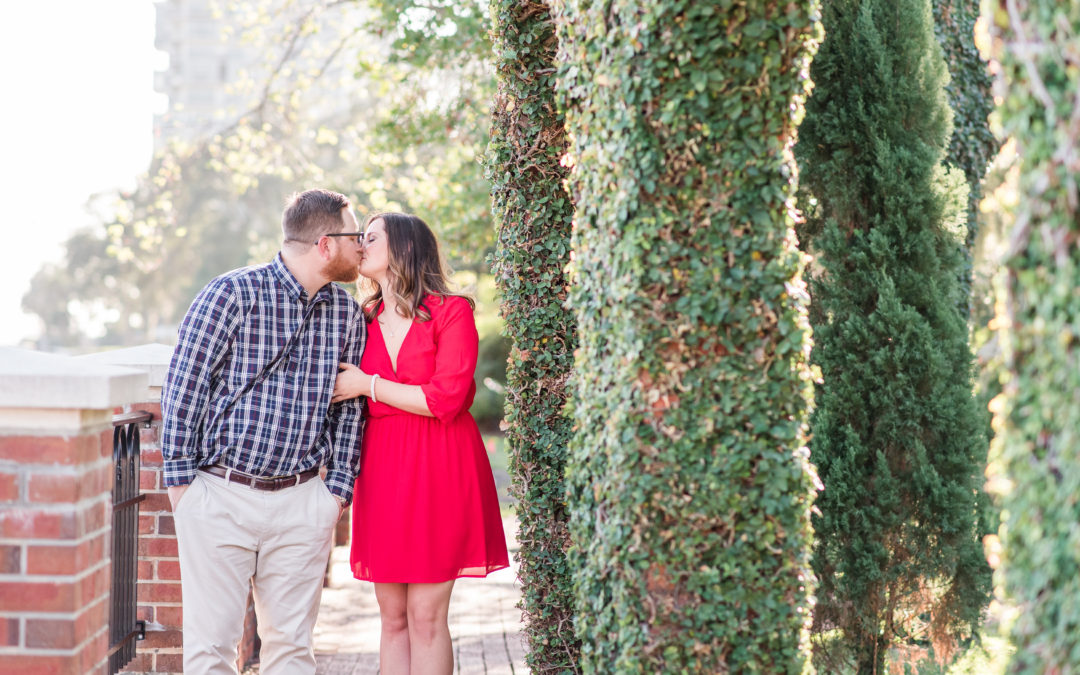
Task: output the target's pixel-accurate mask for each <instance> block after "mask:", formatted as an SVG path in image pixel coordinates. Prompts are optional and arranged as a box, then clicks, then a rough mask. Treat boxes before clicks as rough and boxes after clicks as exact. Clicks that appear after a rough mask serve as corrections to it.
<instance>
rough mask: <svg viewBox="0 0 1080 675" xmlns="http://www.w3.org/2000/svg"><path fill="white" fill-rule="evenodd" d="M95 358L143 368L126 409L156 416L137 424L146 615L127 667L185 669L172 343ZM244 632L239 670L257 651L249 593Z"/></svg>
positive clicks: (141, 592)
mask: <svg viewBox="0 0 1080 675" xmlns="http://www.w3.org/2000/svg"><path fill="white" fill-rule="evenodd" d="M82 358H84V359H87V360H92V361H94V362H97V363H109V364H114V365H123V366H125V367H130V368H134V369H138V370H142V371H145V372H146V373H147V374H148V375H149V384H150V387H149V389H148V390H146V391H145V393H144V394H143V395H141V396H140V397H139V398H138V399H136V400H137V401H139V402H138V403H135V404H132V405H127V406H125V407H124V412H131V411H135V410H147V411H149V412H150V413H152V414H153V416H154V419H153V421H152V422H151V423H150V426H149V428H144V429H142V430H141V432H140V435H139V449H140V455H141V476H140V490H141V492H142V493H143V494H144V495H146V499H145V500H144V501H143V502H142V504H141V505H140V507H139V582H138V601H139V618H140V619H142V620H143V621H146V639H145V640H143V641H142V642H140V643H139V644H138V646H137V652H138V653H137V655H136V657H135V660H134V661H132V662H131V663H130V664H129V665H128V667H127V668H126V669H125V671H126V672H138V673H183V672H184V663H183V633H182V632H181V629H182V627H183V620H184V619H183V616H184V610H183V599H182V597H181V592H180V562H179V558H178V557H177V552H176V528H175V526H174V525H173V517H172V508H171V506H170V505H169V496H168V493H167V491H166V489H165V487H164V486H163V484H162V473H161V471H162V457H161V436H160V434H161V385H162V383H163V382H164V379H165V373H166V372H167V369H168V366H169V360H170V359H171V358H172V347H169V346H167V345H160V344H150V345H142V346H139V347H132V348H130V349H119V350H115V351H109V352H102V353H100V354H93V355H90V356H86V357H82ZM244 626H245V629H244V638H243V640H241V642H240V654H239V658H238V659H237V661H238V663H237V668H238V669H240V670H243V668H244V666H245V665H247V664H248V663H249V662H250V661H251V660H252V658H253V657H254V656H255V655H256V654H257V644H258V637H257V633H256V622H255V605H254V603H253V601H252V600H251V598H250V596H249V598H248V614H247V618H246V620H245V624H244Z"/></svg>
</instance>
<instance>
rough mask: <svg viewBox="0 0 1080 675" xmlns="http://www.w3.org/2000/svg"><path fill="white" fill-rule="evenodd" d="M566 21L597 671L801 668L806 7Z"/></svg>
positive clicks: (648, 6)
mask: <svg viewBox="0 0 1080 675" xmlns="http://www.w3.org/2000/svg"><path fill="white" fill-rule="evenodd" d="M555 7H556V10H555V16H556V24H557V32H558V34H559V40H560V46H559V49H560V61H561V68H562V70H561V76H560V78H561V82H560V88H561V91H562V95H563V97H564V98H563V100H564V104H565V105H566V107H567V128H568V131H569V133H570V134H571V135H572V153H571V156H570V160H569V161H568V163H570V164H572V165H573V169H572V172H571V178H570V184H571V187H572V194H573V197H574V202H575V206H576V209H577V215H576V224H575V230H574V235H573V239H572V241H573V251H574V252H573V256H574V260H573V262H572V280H573V285H572V292H571V304H572V307H573V308H574V311H575V313H576V316H577V318H578V326H579V338H580V343H581V346H580V348H579V352H578V355H577V359H576V361H575V367H574V368H575V369H574V375H573V386H574V391H573V415H574V420H575V425H576V433H575V436H574V438H573V440H572V442H571V457H570V463H569V465H568V468H567V481H568V483H569V499H570V510H571V515H570V522H571V538H572V542H573V548H572V549H571V553H572V556H571V560H572V564H573V574H574V592H575V596H576V603H577V626H578V632H579V635H580V636H581V638H582V665H583V669H584V671H585V672H593V673H650V674H652V673H663V672H678V673H681V672H701V673H706V672H707V673H716V672H733V673H734V672H763V673H765V672H767V673H799V672H802V671H803V669H804V668H805V667H806V665H807V655H806V646H807V627H808V622H809V613H810V596H811V589H812V580H811V572H810V567H809V545H810V508H811V503H812V499H813V491H814V488H813V485H814V473H813V468H812V466H811V465H810V463H809V461H808V456H807V451H806V447H805V440H806V439H805V432H806V418H807V407H808V400H809V397H810V389H811V376H810V371H809V368H808V366H807V352H808V344H809V342H808V338H809V334H808V333H809V331H808V327H807V320H806V301H807V296H806V292H805V288H804V285H803V282H802V280H801V278H800V274H801V270H802V266H803V260H802V257H801V255H800V254H799V252H798V251H797V248H796V241H795V237H794V232H793V220H794V217H795V215H794V212H793V205H792V193H793V188H794V180H795V173H796V169H795V164H794V161H793V158H792V153H791V146H792V143H793V140H794V136H795V129H796V125H797V123H798V120H799V118H800V117H801V114H802V101H803V98H804V96H805V94H806V91H807V87H808V77H807V68H808V65H809V61H810V58H811V55H812V52H813V50H814V48H815V45H816V40H817V39H818V34H819V26H818V24H817V7H816V3H814V2H811V1H809V0H801V1H799V0H796V1H785V2H779V1H777V2H770V1H761V0H756V1H753V2H746V1H741V2H740V1H732V2H726V3H722V6H721V5H720V4H717V3H709V2H697V1H696V0H658V1H656V2H649V3H640V2H637V1H636V0H610V1H607V2H589V1H588V0H560V1H559V2H556V4H555Z"/></svg>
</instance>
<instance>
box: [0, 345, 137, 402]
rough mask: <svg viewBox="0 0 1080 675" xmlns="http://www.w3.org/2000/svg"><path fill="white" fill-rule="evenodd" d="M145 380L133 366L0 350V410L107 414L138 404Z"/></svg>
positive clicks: (32, 352)
mask: <svg viewBox="0 0 1080 675" xmlns="http://www.w3.org/2000/svg"><path fill="white" fill-rule="evenodd" d="M147 380H148V376H147V374H146V373H145V372H143V371H139V370H135V369H132V368H122V367H119V366H113V365H109V364H104V363H95V362H93V361H90V360H86V359H82V358H77V357H73V356H64V355H62V354H47V353H45V352H35V351H31V350H27V349H15V348H12V347H0V408H54V409H56V408H60V409H90V410H105V409H107V410H111V409H112V408H115V407H116V406H122V405H125V404H127V403H134V402H137V401H141V400H142V398H143V397H144V394H145V391H146V386H147Z"/></svg>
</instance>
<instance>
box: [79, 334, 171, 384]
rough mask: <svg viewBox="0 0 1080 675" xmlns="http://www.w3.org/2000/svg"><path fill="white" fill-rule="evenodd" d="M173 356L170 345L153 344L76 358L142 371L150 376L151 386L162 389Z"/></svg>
mask: <svg viewBox="0 0 1080 675" xmlns="http://www.w3.org/2000/svg"><path fill="white" fill-rule="evenodd" d="M172 355H173V348H172V347H170V346H169V345H163V344H161V343H159V342H152V343H150V344H145V345H139V346H138V347H127V348H125V349H113V350H110V351H107V352H96V353H94V354H86V355H83V356H78V357H76V358H78V359H81V360H83V361H91V362H93V363H100V364H105V365H111V366H123V367H125V368H135V369H136V370H141V371H143V372H145V373H146V374H147V375H149V376H150V382H149V386H151V387H160V386H161V385H162V384H163V383H164V382H165V374H166V373H167V372H168V371H169V362H170V361H171V360H172Z"/></svg>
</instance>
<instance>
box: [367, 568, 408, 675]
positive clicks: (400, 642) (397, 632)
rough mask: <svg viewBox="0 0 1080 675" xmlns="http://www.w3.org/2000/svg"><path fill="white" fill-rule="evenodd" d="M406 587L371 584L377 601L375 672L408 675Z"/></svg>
mask: <svg viewBox="0 0 1080 675" xmlns="http://www.w3.org/2000/svg"><path fill="white" fill-rule="evenodd" d="M408 589H409V584H375V599H376V600H378V601H379V619H380V621H381V625H382V630H381V632H380V634H379V672H380V673H381V674H382V675H409V663H410V662H409V650H410V647H409V619H408Z"/></svg>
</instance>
